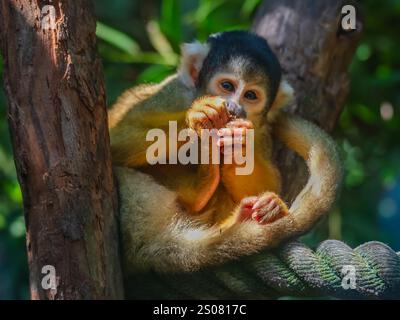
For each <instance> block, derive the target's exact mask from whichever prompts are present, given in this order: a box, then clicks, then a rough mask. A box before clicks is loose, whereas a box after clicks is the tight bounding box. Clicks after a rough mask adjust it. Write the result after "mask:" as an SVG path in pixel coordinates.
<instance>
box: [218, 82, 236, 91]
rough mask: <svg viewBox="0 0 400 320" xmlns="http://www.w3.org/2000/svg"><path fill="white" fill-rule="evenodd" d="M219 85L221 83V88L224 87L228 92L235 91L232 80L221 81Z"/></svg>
mask: <svg viewBox="0 0 400 320" xmlns="http://www.w3.org/2000/svg"><path fill="white" fill-rule="evenodd" d="M220 85H221V88H222V89H224V90H225V91H229V92H233V91H235V87H234V85H233V84H232V82H229V81H222V82H221V84H220Z"/></svg>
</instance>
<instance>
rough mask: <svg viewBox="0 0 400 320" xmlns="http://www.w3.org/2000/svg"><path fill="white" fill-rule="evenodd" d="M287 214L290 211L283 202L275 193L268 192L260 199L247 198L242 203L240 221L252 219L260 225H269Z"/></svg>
mask: <svg viewBox="0 0 400 320" xmlns="http://www.w3.org/2000/svg"><path fill="white" fill-rule="evenodd" d="M287 214H289V209H288V207H287V206H286V204H285V203H284V202H283V200H282V199H281V198H280V197H279V196H278V195H276V194H275V193H273V192H266V193H264V194H263V195H261V196H260V197H247V198H244V199H243V200H242V201H241V203H240V207H239V216H238V221H239V222H241V221H244V220H248V219H252V220H254V221H257V222H258V223H259V224H268V223H272V222H274V221H276V220H278V219H280V218H282V217H284V216H286V215H287Z"/></svg>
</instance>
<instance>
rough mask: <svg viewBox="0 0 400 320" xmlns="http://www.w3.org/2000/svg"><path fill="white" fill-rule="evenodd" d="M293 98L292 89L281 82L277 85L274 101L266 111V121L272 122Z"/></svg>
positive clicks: (283, 81) (286, 83)
mask: <svg viewBox="0 0 400 320" xmlns="http://www.w3.org/2000/svg"><path fill="white" fill-rule="evenodd" d="M293 97H294V89H293V88H292V86H291V85H290V84H289V83H288V82H287V81H286V80H282V81H281V84H280V85H279V89H278V92H277V94H276V97H275V101H274V102H273V104H272V106H271V108H270V109H269V111H268V121H270V122H273V121H274V120H275V118H276V117H277V115H278V114H279V111H280V110H281V109H282V108H283V107H284V106H286V105H287V104H289V103H290V102H291V101H292V100H293Z"/></svg>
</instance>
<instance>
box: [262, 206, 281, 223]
mask: <svg viewBox="0 0 400 320" xmlns="http://www.w3.org/2000/svg"><path fill="white" fill-rule="evenodd" d="M280 212H281V207H280V206H276V207H275V208H274V209H273V210H271V211H269V212H268V213H267V214H266V215H265V216H264V217H262V218H261V219H260V220H259V221H258V222H259V223H260V224H266V223H268V222H271V221H274V220H276V217H277V216H278V215H279V213H280Z"/></svg>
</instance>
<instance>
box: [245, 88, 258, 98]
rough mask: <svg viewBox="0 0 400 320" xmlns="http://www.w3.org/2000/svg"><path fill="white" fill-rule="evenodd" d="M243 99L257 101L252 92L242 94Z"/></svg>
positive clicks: (255, 95)
mask: <svg viewBox="0 0 400 320" xmlns="http://www.w3.org/2000/svg"><path fill="white" fill-rule="evenodd" d="M244 97H245V98H246V99H247V100H257V94H256V93H255V92H254V91H251V90H250V91H247V92H246V93H245V94H244Z"/></svg>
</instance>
